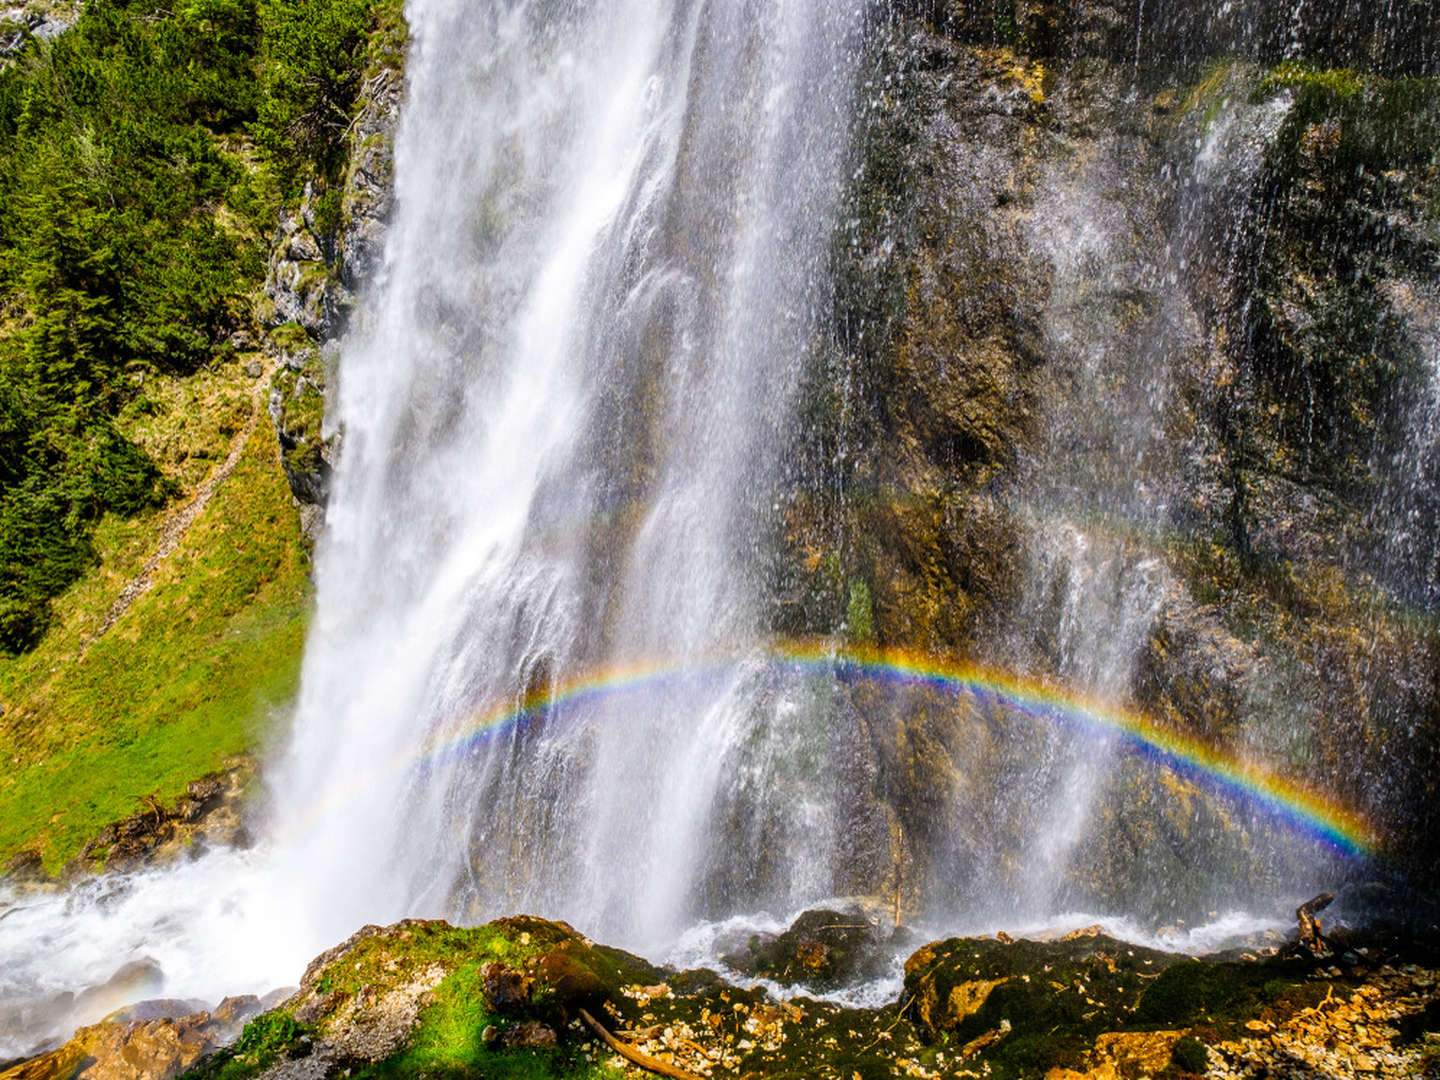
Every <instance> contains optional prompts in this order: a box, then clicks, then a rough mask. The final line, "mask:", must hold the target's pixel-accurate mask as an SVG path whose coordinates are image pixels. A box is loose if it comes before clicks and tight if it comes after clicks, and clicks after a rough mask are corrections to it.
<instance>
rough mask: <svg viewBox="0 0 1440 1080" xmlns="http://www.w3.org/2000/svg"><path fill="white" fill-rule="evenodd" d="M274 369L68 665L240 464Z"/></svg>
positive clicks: (137, 590) (126, 603)
mask: <svg viewBox="0 0 1440 1080" xmlns="http://www.w3.org/2000/svg"><path fill="white" fill-rule="evenodd" d="M274 370H275V362H274V361H273V360H267V361H266V362H265V365H264V367H263V368H262V369H261V372H260V375H259V377H258V378H257V379H256V380H255V382H256V387H255V392H254V394H252V395H251V399H250V404H251V408H250V418H249V419H248V420H246V421H245V423H244V425H243V426H242V427H241V428H240V430H239V431H238V432H236V433H235V437H234V438H233V439H232V440H231V441H230V452H229V453H228V454H226V456H225V460H224V461H222V462H221V463H220V465H219V466H218V467H216V468H215V469H214V470H213V471H212V472H211V473H210V475H209V476H207V477H206V478H205V479H204V480H203V481H202V482H201V483H200V486H199V487H197V488H196V489H195V493H194V494H193V495H192V496H191V497H190V501H189V502H187V503H186V504H185V505H184V506H182V507H181V508H180V509H179V510H177V511H175V512H174V513H172V514H171V515H170V516H169V517H168V518H167V519H166V521H165V524H164V526H163V527H162V528H161V530H160V543H159V544H158V545H157V546H156V548H155V550H154V551H153V552H151V554H150V558H148V559H146V560H145V565H144V566H143V567H142V568H141V569H140V572H139V573H138V574H136V575H135V576H134V577H133V578H131V579H130V581H129V582H128V583H127V584H126V585H125V588H123V589H121V590H120V595H119V596H118V597H117V598H116V600H115V603H113V604H112V605H111V606H110V610H109V612H107V613H106V615H105V620H104V621H103V622H102V623H101V624H100V626H99V628H98V629H97V630H96V631H95V632H94V633H93V634H91V635H90V636H89V637H87V638H85V640H84V641H82V642H81V644H80V648H79V651H78V652H76V654H75V655H74V656H73V657H72V658H71V660H70V662H71V663H75V662H77V661H79V660H82V659H84V657H85V654H86V653H87V652H89V651H90V647H91V646H92V645H94V644H95V642H97V641H99V640H100V639H101V638H102V637H104V636H105V634H106V633H108V632H109V630H110V628H111V627H113V626H114V625H115V624H116V623H117V622H119V621H120V620H121V619H122V618H123V617H124V615H125V613H126V612H127V611H129V610H130V608H131V606H132V605H133V604H134V603H135V601H136V600H139V599H140V597H142V596H144V595H145V594H146V593H147V592H149V591H150V587H151V586H152V585H153V584H154V583H155V573H156V571H157V570H159V569H160V567H161V565H162V564H163V563H164V562H165V560H166V559H168V558H169V557H170V556H171V555H173V554H174V553H175V549H176V548H177V547H179V546H180V541H181V540H183V539H184V538H185V534H186V533H187V532H189V531H190V526H192V525H193V524H195V520H196V519H197V518H198V517H199V516H200V515H201V513H203V512H204V510H205V507H206V506H208V505H209V503H210V499H211V496H213V495H214V494H215V490H216V489H217V488H218V487H219V486H220V485H221V484H223V483H224V482H225V481H226V480H227V479H229V477H230V474H231V473H232V472H234V471H235V466H236V465H238V464H239V463H240V458H241V457H242V456H243V455H244V453H245V447H246V445H247V444H248V443H249V442H250V437H251V436H252V435H254V434H255V428H256V426H257V425H258V424H259V423H260V418H261V417H262V416H264V415H265V399H266V397H267V390H268V387H269V386H270V377H271V375H272V374H273V373H274Z"/></svg>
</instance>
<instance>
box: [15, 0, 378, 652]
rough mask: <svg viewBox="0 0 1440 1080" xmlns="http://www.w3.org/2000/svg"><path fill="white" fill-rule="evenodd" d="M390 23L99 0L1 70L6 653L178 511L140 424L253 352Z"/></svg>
mask: <svg viewBox="0 0 1440 1080" xmlns="http://www.w3.org/2000/svg"><path fill="white" fill-rule="evenodd" d="M392 6H393V5H392ZM386 7H387V5H377V4H372V3H370V2H368V0H325V2H322V3H306V2H302V0H266V2H263V3H261V2H257V0H194V2H191V3H186V4H182V5H178V6H176V7H174V8H173V10H172V9H171V8H168V7H163V6H160V7H157V6H156V5H154V4H147V3H127V2H125V0H95V2H93V3H89V4H86V5H85V8H84V10H83V12H82V13H81V15H80V16H79V19H78V20H77V22H76V23H75V25H74V27H72V28H71V29H70V30H69V31H67V32H66V33H64V34H62V35H60V36H58V37H57V38H55V39H54V40H53V41H48V42H41V41H36V42H33V43H32V44H31V45H30V46H29V47H28V48H26V49H25V50H24V51H22V52H21V53H20V54H19V55H18V56H17V57H15V58H14V59H13V60H12V61H11V62H10V63H8V65H7V66H6V68H5V70H4V71H3V72H0V203H3V205H5V206H6V207H7V212H6V214H5V215H4V216H3V218H0V567H3V570H0V575H3V576H0V649H3V650H5V651H7V652H10V653H16V652H20V651H23V650H25V649H27V648H30V647H32V646H33V645H34V644H35V643H36V641H37V640H39V638H40V636H41V635H42V634H43V633H44V631H45V630H46V628H47V627H48V626H49V625H50V622H51V618H52V608H51V601H52V600H53V598H54V597H55V596H56V595H58V594H59V593H60V592H62V591H63V590H64V589H65V588H67V587H68V586H69V585H70V584H71V583H72V582H74V581H75V580H76V579H77V578H78V577H79V576H80V574H81V573H82V572H83V571H84V569H85V568H86V567H87V566H89V565H90V564H91V563H93V561H94V559H95V548H94V542H93V534H94V530H95V528H96V526H97V524H98V523H99V521H100V519H101V518H102V516H103V515H104V514H105V513H107V512H114V513H117V514H120V515H121V516H133V515H134V514H136V513H139V512H141V511H143V510H145V509H146V508H149V507H154V506H156V505H158V504H160V503H161V502H163V501H164V500H165V499H166V498H167V497H169V496H171V495H172V494H174V493H175V491H176V488H175V486H174V484H172V483H170V482H169V481H168V480H167V478H166V477H165V476H164V473H163V471H162V470H161V468H160V467H159V466H158V465H157V463H156V462H155V461H154V460H153V459H152V458H151V457H150V456H149V455H147V454H146V453H145V452H144V451H143V450H142V449H141V448H140V447H139V446H138V445H137V443H136V441H135V439H134V438H133V437H131V436H129V435H128V434H127V433H126V431H125V430H124V425H123V423H122V422H121V419H120V415H121V413H122V410H124V409H125V408H126V407H127V406H130V405H136V404H137V403H139V405H138V407H139V408H142V409H143V408H144V404H143V395H144V385H145V380H146V379H147V378H148V377H153V376H155V375H156V374H188V373H192V372H195V371H197V370H199V369H200V368H202V367H204V366H206V365H209V364H213V363H215V362H217V361H220V360H222V359H224V358H225V357H227V356H228V355H230V354H232V353H233V352H234V351H235V350H236V349H237V347H238V346H237V343H236V341H235V339H234V335H235V334H236V333H237V332H243V331H245V330H246V329H247V328H248V327H249V325H250V321H251V315H250V298H251V294H252V293H253V292H254V291H255V289H256V288H257V287H258V286H259V284H260V281H261V279H262V277H263V274H264V264H265V254H266V250H267V244H268V241H269V238H270V235H271V233H272V232H273V230H274V226H275V218H276V213H277V211H278V209H279V206H280V201H281V198H282V196H283V194H284V193H286V192H294V191H296V190H297V189H298V186H299V184H300V183H301V182H302V181H303V180H305V179H308V178H311V177H318V178H319V179H320V180H321V182H322V183H323V182H324V180H325V179H326V178H332V177H333V176H334V174H335V172H336V170H337V169H338V167H339V158H340V155H341V153H342V149H341V147H342V143H341V135H342V134H343V132H344V130H345V128H346V126H347V124H348V123H349V120H350V109H351V107H352V105H353V103H354V101H355V98H356V95H357V93H358V90H359V86H360V82H361V79H362V76H363V73H364V70H365V66H366V58H365V56H364V52H365V49H366V47H367V43H368V42H369V40H370V32H371V29H372V26H373V24H374V23H375V22H376V20H377V19H381V18H393V17H394V13H393V12H392V11H388V10H387V11H385V12H382V11H381V9H382V8H386Z"/></svg>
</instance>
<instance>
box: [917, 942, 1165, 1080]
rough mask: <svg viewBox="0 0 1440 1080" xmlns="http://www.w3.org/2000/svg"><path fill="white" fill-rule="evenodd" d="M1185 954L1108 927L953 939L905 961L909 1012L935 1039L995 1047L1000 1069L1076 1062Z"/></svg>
mask: <svg viewBox="0 0 1440 1080" xmlns="http://www.w3.org/2000/svg"><path fill="white" fill-rule="evenodd" d="M1179 959H1180V958H1179V957H1177V956H1176V955H1174V954H1172V953H1164V952H1159V951H1157V950H1154V949H1145V948H1142V947H1140V946H1136V945H1129V944H1126V943H1125V942H1123V941H1117V940H1115V939H1114V938H1110V937H1106V936H1104V935H1103V934H1098V933H1097V934H1094V935H1084V936H1078V937H1073V938H1071V939H1069V940H1063V941H1049V942H1041V941H1008V940H1001V939H996V938H952V939H950V940H949V941H942V942H936V943H934V944H931V945H927V946H925V948H923V949H921V950H920V951H919V952H917V953H915V954H914V955H913V956H912V957H911V958H910V959H909V960H908V961H907V962H906V965H905V993H904V997H905V1000H906V1002H907V1005H906V1016H908V1017H909V1018H910V1019H911V1020H913V1021H914V1022H915V1024H916V1026H917V1028H918V1029H919V1031H920V1033H921V1035H922V1036H923V1037H925V1038H926V1039H928V1040H930V1041H931V1042H936V1043H943V1044H945V1045H955V1046H965V1045H966V1044H969V1043H971V1042H972V1040H975V1039H979V1038H982V1037H984V1036H986V1035H987V1033H995V1032H1004V1033H1005V1035H1004V1037H1003V1038H1001V1039H998V1040H997V1041H996V1043H995V1048H994V1049H993V1050H992V1051H990V1052H989V1053H988V1054H987V1057H988V1058H989V1060H990V1061H991V1063H992V1065H993V1066H994V1067H995V1068H996V1069H997V1070H998V1071H999V1073H1000V1074H1001V1075H1025V1076H1031V1075H1034V1076H1041V1075H1044V1074H1045V1072H1046V1071H1048V1070H1049V1069H1051V1068H1055V1067H1066V1068H1076V1067H1078V1066H1079V1065H1080V1064H1081V1063H1082V1062H1083V1055H1084V1053H1085V1052H1086V1051H1087V1050H1088V1049H1089V1048H1090V1047H1091V1046H1092V1045H1093V1043H1094V1040H1095V1038H1096V1036H1097V1035H1100V1034H1101V1033H1103V1032H1107V1031H1114V1030H1116V1029H1117V1028H1121V1027H1123V1026H1125V1025H1127V1024H1128V1023H1129V1022H1130V1020H1131V1016H1132V1015H1133V1014H1134V1012H1135V1010H1136V1008H1137V1007H1138V1005H1139V1003H1140V1001H1141V999H1142V997H1143V996H1144V994H1145V992H1146V988H1147V987H1148V986H1149V985H1150V984H1151V982H1152V981H1153V980H1154V979H1155V976H1156V975H1157V974H1159V973H1161V972H1163V971H1165V970H1166V969H1167V968H1169V967H1170V966H1171V965H1173V964H1175V963H1176V962H1178V960H1179Z"/></svg>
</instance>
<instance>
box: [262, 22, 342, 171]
mask: <svg viewBox="0 0 1440 1080" xmlns="http://www.w3.org/2000/svg"><path fill="white" fill-rule="evenodd" d="M370 9H371V5H370V3H369V0H261V4H260V17H261V20H262V22H263V23H264V27H265V45H264V62H263V64H262V65H261V99H260V107H259V110H258V113H257V117H256V123H255V140H256V142H257V143H259V145H260V146H262V147H264V148H265V149H266V150H267V151H269V152H270V153H271V155H273V157H274V158H275V160H276V161H277V162H278V163H279V165H280V167H281V171H282V174H283V175H284V176H285V178H286V180H287V181H288V183H289V186H292V187H293V185H294V183H295V182H296V181H297V180H298V179H299V178H300V177H302V176H303V175H304V173H305V172H306V171H307V170H309V169H312V168H314V167H315V166H318V167H319V168H318V171H320V172H321V173H322V174H323V173H329V172H333V170H334V169H335V168H336V167H337V166H338V164H339V162H340V160H341V155H342V151H343V143H342V137H343V135H344V132H345V130H346V128H348V127H349V124H350V119H351V108H352V106H353V105H354V103H355V98H356V95H357V94H358V93H359V90H360V83H361V76H362V74H363V64H362V59H363V55H364V50H365V45H366V42H367V38H368V31H369V29H370V25H371V10H370Z"/></svg>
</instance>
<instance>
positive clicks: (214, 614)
mask: <svg viewBox="0 0 1440 1080" xmlns="http://www.w3.org/2000/svg"><path fill="white" fill-rule="evenodd" d="M233 367H234V369H235V370H236V371H238V365H233ZM177 385H178V384H177ZM171 389H172V390H173V389H174V388H173V387H172V388H171ZM212 389H213V391H214V392H213V393H212V394H211V395H210V398H209V403H210V405H211V406H212V407H211V408H208V409H207V408H201V409H199V410H198V411H197V410H195V409H194V405H195V402H194V400H193V399H194V397H195V394H196V387H195V386H193V385H192V386H187V387H185V388H184V389H183V390H175V395H177V396H174V398H173V400H171V401H169V402H163V401H162V403H161V404H160V405H159V406H158V407H157V409H156V410H155V412H154V413H151V414H147V415H146V417H145V418H144V423H143V424H142V423H141V422H140V421H137V422H136V429H137V432H138V435H137V437H138V438H139V440H140V441H141V442H142V443H143V442H145V441H146V440H147V439H148V440H150V441H152V442H156V443H160V442H165V441H167V440H169V441H175V440H177V439H178V440H179V443H178V446H179V449H178V451H177V452H176V453H175V454H174V455H172V457H174V458H175V460H174V461H173V465H172V470H173V474H174V475H176V476H183V477H184V478H185V479H186V480H191V481H194V480H197V479H198V478H199V477H201V476H203V475H204V474H205V473H208V472H209V471H210V468H213V466H214V464H215V463H216V462H217V461H218V460H221V459H223V457H224V454H223V452H222V450H223V445H224V440H225V439H226V437H227V432H233V430H234V429H235V428H236V427H237V426H238V425H237V424H236V423H235V420H236V419H237V416H236V401H235V393H234V384H233V383H229V384H228V385H227V380H226V379H224V378H217V379H216V380H215V385H214V387H213V388H212ZM157 416H158V419H157ZM167 418H168V423H167V422H162V421H166V420H167ZM146 424H148V425H149V427H148V428H147V429H145V430H143V431H142V430H140V429H141V428H144V427H145V425H146ZM187 433H188V434H187ZM187 440H188V442H187ZM187 446H188V451H187ZM196 450H198V451H200V453H199V454H198V455H197V453H195V452H193V451H196ZM276 453H277V447H276V442H275V434H274V432H273V431H272V430H271V428H270V425H269V424H268V422H266V421H265V420H263V419H262V421H261V422H260V423H259V424H258V425H257V426H256V429H255V431H254V433H253V434H252V435H251V436H250V438H249V440H248V442H247V445H246V447H245V450H244V453H243V456H242V457H241V459H240V461H239V462H238V463H237V465H236V467H235V470H234V472H233V473H232V474H231V475H230V476H229V477H228V478H227V479H226V480H225V481H223V482H222V483H221V484H220V485H219V486H218V488H217V489H216V491H215V494H214V496H213V498H212V499H211V501H210V503H209V505H208V506H207V507H206V508H205V510H204V512H203V513H202V514H201V515H200V516H199V518H198V519H197V520H196V521H195V522H194V524H193V525H192V526H191V528H190V530H189V531H188V533H187V534H186V535H185V537H184V538H183V540H182V541H181V543H180V545H179V547H178V548H177V549H176V550H175V551H174V552H173V553H172V554H171V556H170V557H169V558H168V559H167V560H166V561H165V562H164V563H162V564H161V566H160V567H159V569H158V570H157V572H156V574H155V576H154V584H153V585H152V587H151V589H150V590H149V591H148V592H147V593H145V594H144V595H143V596H141V597H140V598H139V599H138V600H137V601H136V602H135V603H134V605H133V606H132V607H131V608H130V609H129V610H128V611H127V612H126V614H125V615H124V616H123V617H122V618H121V619H120V620H119V622H117V623H116V624H115V625H114V626H113V627H112V628H111V629H110V630H109V631H108V632H107V633H106V634H104V635H103V636H102V637H100V638H99V639H98V640H96V641H95V642H94V643H93V645H91V646H90V647H89V649H88V650H85V649H83V647H82V643H83V641H84V640H85V639H86V638H88V637H89V636H90V635H91V634H93V633H94V632H95V630H96V629H98V627H99V625H100V623H101V622H102V621H103V619H104V617H105V614H106V612H108V611H109V609H110V606H111V604H113V603H114V600H115V598H116V597H117V596H118V595H119V592H120V589H121V588H123V585H124V583H125V582H126V581H127V580H129V578H130V577H131V576H133V575H134V573H136V572H137V571H138V570H139V568H140V567H141V566H143V564H144V561H145V559H146V558H147V557H148V555H149V553H150V552H151V551H152V550H153V549H154V547H155V545H156V543H157V534H158V531H159V526H160V523H161V521H162V520H163V518H162V516H161V515H159V514H155V515H150V516H148V517H146V518H142V519H138V520H129V521H121V520H118V519H114V518H109V519H107V520H106V521H105V523H104V524H103V525H102V527H101V529H100V530H99V532H98V534H97V545H98V547H99V549H100V554H101V564H100V565H99V566H97V567H95V568H93V569H92V570H91V571H90V572H89V573H87V574H86V576H85V577H84V578H83V579H82V580H81V581H80V582H78V583H77V584H76V585H75V586H74V587H73V588H72V589H71V590H70V591H69V592H68V593H66V594H65V595H64V596H63V597H62V598H61V599H60V603H59V604H58V605H57V608H58V616H59V617H58V619H57V623H58V625H57V626H56V627H55V628H54V629H53V630H52V632H51V633H50V634H49V635H47V637H46V638H45V639H44V640H43V641H42V643H41V644H40V646H39V647H38V648H36V649H35V650H34V651H32V652H30V653H27V654H25V655H23V656H20V657H15V658H5V659H0V703H3V704H4V706H5V711H4V715H3V716H0V761H3V762H5V764H6V766H7V767H6V768H5V770H4V772H3V777H0V859H4V858H7V857H8V856H9V855H10V854H11V853H13V852H15V851H18V850H21V849H23V848H37V849H39V850H40V851H41V853H42V854H43V856H44V859H45V864H46V866H47V867H48V868H50V869H51V870H54V869H57V868H58V867H60V866H61V865H63V864H64V863H65V861H66V860H68V859H70V858H71V857H72V856H74V855H75V854H76V853H78V851H79V849H80V848H81V847H82V846H83V845H84V843H85V842H86V841H87V840H88V839H90V838H91V837H92V836H94V835H95V834H96V833H97V832H99V830H100V829H101V828H102V827H103V826H104V825H105V824H107V823H108V822H110V821H113V820H116V819H118V818H121V817H124V816H126V815H128V814H130V813H133V812H134V811H135V810H137V809H139V808H140V802H139V800H140V798H141V797H142V796H144V795H147V794H150V793H158V794H159V795H160V797H161V798H162V799H169V798H172V797H174V796H175V795H178V794H179V792H180V791H181V790H182V789H183V788H184V785H185V784H186V783H187V782H188V781H190V780H192V779H194V778H195V777H197V776H200V775H202V774H204V773H206V772H209V771H212V770H214V769H217V768H220V767H221V766H222V765H223V764H224V763H225V762H226V760H227V759H230V758H232V757H234V756H235V755H239V754H243V753H247V752H250V751H253V750H255V749H256V748H257V747H258V746H259V745H260V744H261V743H262V742H263V740H264V738H265V737H266V734H267V733H268V731H269V730H270V727H271V724H272V716H273V714H274V712H275V710H276V709H277V707H281V706H284V705H285V704H286V703H287V702H288V701H289V700H290V699H291V698H292V697H293V695H294V692H295V689H296V684H297V680H298V674H299V661H300V655H301V649H302V646H303V643H304V637H305V627H306V619H307V613H308V609H309V602H310V599H309V594H310V587H309V579H308V556H307V555H306V549H305V544H304V543H303V540H302V537H301V534H300V529H299V520H298V515H297V513H296V511H295V510H294V508H293V507H292V505H291V499H290V493H289V490H288V488H287V487H286V484H285V480H284V477H283V475H282V473H281V471H280V468H279V465H278V462H277V460H276ZM197 461H198V462H199V463H200V465H201V466H204V471H203V472H202V471H201V469H200V468H198V467H197V464H196V463H197ZM186 498H188V495H187V496H186ZM183 502H184V499H182V500H178V501H177V502H176V503H175V504H172V507H171V508H170V512H173V511H174V510H175V509H176V508H178V507H179V506H180V505H183Z"/></svg>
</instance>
